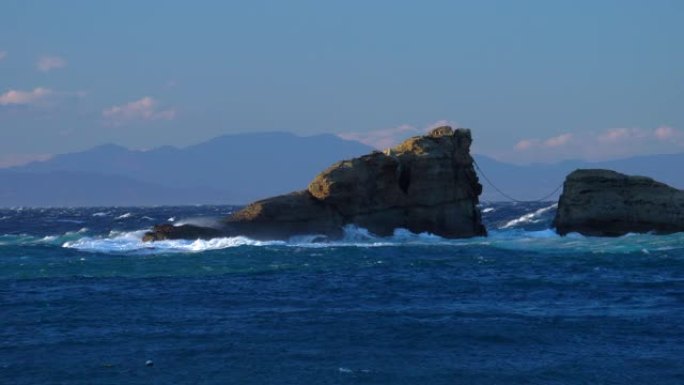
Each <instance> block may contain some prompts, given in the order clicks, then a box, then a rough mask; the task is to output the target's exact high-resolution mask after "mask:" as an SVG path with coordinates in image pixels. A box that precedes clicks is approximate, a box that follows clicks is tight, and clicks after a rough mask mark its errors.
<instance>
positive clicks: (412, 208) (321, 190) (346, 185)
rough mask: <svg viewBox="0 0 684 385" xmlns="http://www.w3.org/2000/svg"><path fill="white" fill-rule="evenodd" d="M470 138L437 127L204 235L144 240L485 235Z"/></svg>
mask: <svg viewBox="0 0 684 385" xmlns="http://www.w3.org/2000/svg"><path fill="white" fill-rule="evenodd" d="M471 142H472V139H471V134H470V130H468V129H457V130H453V129H451V127H447V126H444V127H439V128H436V129H434V130H432V131H431V132H430V133H429V134H428V135H426V136H418V137H413V138H410V139H408V140H406V141H405V142H403V143H402V144H400V145H399V146H397V147H394V148H391V149H388V150H386V151H385V152H379V151H376V152H373V153H371V154H368V155H365V156H361V157H359V158H354V159H350V160H344V161H341V162H338V163H336V164H334V165H332V166H330V167H329V168H328V169H327V170H325V171H323V172H322V173H321V174H319V175H318V176H316V178H315V179H314V180H313V181H312V182H311V183H310V184H309V186H308V188H307V189H306V190H304V191H299V192H294V193H291V194H286V195H281V196H276V197H273V198H268V199H264V200H261V201H257V202H254V203H252V204H250V205H248V206H247V207H245V208H244V209H242V210H240V211H238V212H236V213H234V214H233V215H231V216H229V217H228V218H226V219H224V220H223V222H222V225H221V227H220V228H217V229H207V231H206V234H203V233H202V231H203V229H204V228H201V227H197V226H189V225H186V226H178V227H173V226H172V227H171V228H170V227H169V226H168V225H158V226H155V228H154V229H153V230H152V231H151V232H148V233H147V234H146V235H145V238H144V240H146V241H153V240H161V239H174V238H212V237H216V236H217V235H216V234H217V233H219V234H221V235H223V236H233V235H244V236H248V237H252V238H255V239H287V238H289V237H292V236H295V235H302V234H320V235H323V236H326V237H328V238H338V237H340V236H341V235H342V234H343V230H342V228H343V227H344V226H345V225H349V224H351V225H356V226H359V227H363V228H366V229H368V230H369V231H370V232H372V233H374V234H376V235H380V236H386V235H391V234H392V233H393V232H394V230H395V229H397V228H405V229H408V230H410V231H412V232H415V233H420V232H430V233H433V234H436V235H440V236H443V237H448V238H462V237H472V236H479V235H486V230H485V228H484V226H483V225H482V222H481V216H480V211H479V208H478V206H477V205H478V203H479V198H478V197H479V195H480V194H481V192H482V186H481V185H480V183H479V182H478V178H477V174H476V173H475V170H474V169H473V159H472V157H471V156H470V145H471Z"/></svg>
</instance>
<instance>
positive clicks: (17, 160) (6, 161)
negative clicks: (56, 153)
mask: <svg viewBox="0 0 684 385" xmlns="http://www.w3.org/2000/svg"><path fill="white" fill-rule="evenodd" d="M50 158H52V155H49V154H7V155H2V156H0V168H7V167H15V166H21V165H24V164H28V163H32V162H40V161H45V160H48V159H50Z"/></svg>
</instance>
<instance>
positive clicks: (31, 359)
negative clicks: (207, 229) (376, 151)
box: [0, 202, 684, 384]
mask: <svg viewBox="0 0 684 385" xmlns="http://www.w3.org/2000/svg"><path fill="white" fill-rule="evenodd" d="M235 209H236V207H233V206H185V207H98V208H47V209H35V208H33V209H29V208H13V209H2V210H0V383H1V384H647V383H648V384H684V233H679V234H673V235H652V234H628V235H625V236H622V237H618V238H594V237H584V236H581V235H579V234H570V235H568V236H565V237H560V236H558V235H556V234H555V233H554V231H553V230H552V229H551V228H550V225H551V221H552V218H553V216H554V214H555V210H556V205H555V203H554V202H535V203H483V204H482V211H483V216H484V221H485V223H486V225H487V228H488V229H489V236H487V237H478V238H472V239H457V240H449V239H443V238H440V237H438V236H435V235H431V234H412V233H410V232H408V231H406V230H401V229H399V230H397V231H396V232H395V234H394V235H393V236H391V237H386V238H380V237H376V236H373V235H372V234H369V233H368V232H367V231H365V230H364V229H360V228H354V227H348V228H346V229H345V234H346V235H345V237H344V238H343V239H342V240H339V241H335V242H314V240H315V239H317V238H316V237H314V236H302V237H297V238H294V239H291V240H289V241H287V242H276V241H274V242H262V241H256V240H252V239H248V238H244V237H234V238H220V239H212V240H187V241H185V240H184V241H163V242H156V243H142V242H141V240H140V238H141V236H142V234H143V233H144V231H145V230H146V229H149V228H150V227H151V226H152V225H154V224H156V223H175V224H181V223H197V224H208V223H211V222H212V221H216V220H217V219H218V218H220V217H222V216H224V215H227V214H230V213H231V212H233V211H234V210H235Z"/></svg>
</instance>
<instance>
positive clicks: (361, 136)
mask: <svg viewBox="0 0 684 385" xmlns="http://www.w3.org/2000/svg"><path fill="white" fill-rule="evenodd" d="M446 125H452V124H451V123H450V122H449V121H446V120H439V121H437V122H434V123H432V124H429V125H427V126H426V127H424V128H418V127H415V126H412V125H410V124H402V125H400V126H397V127H391V128H382V129H378V130H372V131H366V132H342V133H339V134H337V136H339V137H340V138H342V139H346V140H354V141H357V142H361V143H363V144H366V145H368V146H371V147H375V148H377V149H380V150H383V149H386V148H389V147H392V146H395V145H397V144H399V143H401V142H402V141H403V140H405V139H406V138H408V137H411V136H416V135H423V134H425V133H426V132H428V131H430V130H432V129H433V128H437V127H440V126H446Z"/></svg>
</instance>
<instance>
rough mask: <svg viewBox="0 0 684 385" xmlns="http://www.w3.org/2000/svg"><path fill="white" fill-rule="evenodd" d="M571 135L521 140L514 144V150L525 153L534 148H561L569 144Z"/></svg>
mask: <svg viewBox="0 0 684 385" xmlns="http://www.w3.org/2000/svg"><path fill="white" fill-rule="evenodd" d="M572 139H573V135H572V134H570V133H565V134H560V135H558V136H554V137H551V138H548V139H545V140H541V139H523V140H521V141H519V142H518V143H516V144H515V149H516V150H518V151H527V150H530V149H534V148H537V149H539V148H554V147H563V146H566V145H568V144H569V143H571V141H572Z"/></svg>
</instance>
